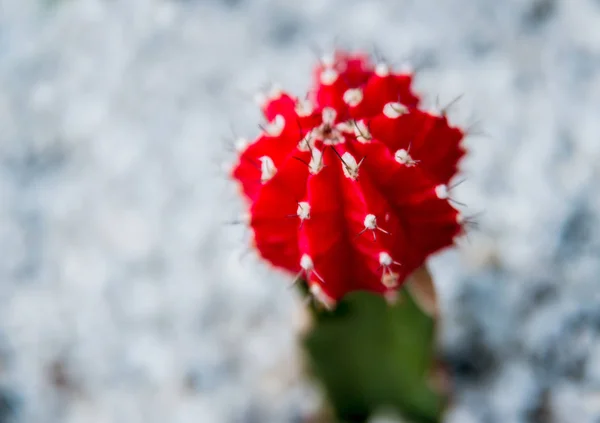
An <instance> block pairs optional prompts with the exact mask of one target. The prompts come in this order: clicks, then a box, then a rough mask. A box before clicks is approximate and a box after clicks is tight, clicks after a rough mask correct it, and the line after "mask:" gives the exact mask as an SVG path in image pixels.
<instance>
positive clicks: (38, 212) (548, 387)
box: [0, 0, 600, 423]
mask: <svg viewBox="0 0 600 423" xmlns="http://www.w3.org/2000/svg"><path fill="white" fill-rule="evenodd" d="M336 45H337V46H345V47H350V48H352V49H366V50H369V51H373V50H374V48H375V47H376V48H377V51H378V52H379V54H381V55H383V56H384V57H386V58H387V59H388V60H390V61H391V62H392V63H397V64H402V63H405V62H409V63H412V64H413V65H414V66H415V67H416V68H417V69H418V75H417V79H416V88H417V91H418V92H419V93H421V94H422V95H423V96H424V98H425V101H426V102H429V104H431V106H432V107H433V106H435V105H436V104H440V105H442V106H443V105H445V104H448V103H450V102H451V101H452V100H454V99H455V98H456V97H457V96H460V95H462V97H461V99H460V100H459V101H458V102H457V103H455V104H454V106H453V107H452V108H451V111H450V116H451V119H452V121H453V122H454V123H456V124H460V125H462V126H463V127H469V128H470V129H472V130H471V136H470V137H469V138H468V140H467V145H468V147H469V148H470V150H471V153H470V155H469V157H468V158H467V159H466V160H465V161H464V162H463V170H464V173H463V174H464V176H465V177H466V178H467V180H466V182H465V183H463V184H461V185H460V186H459V187H458V188H456V191H455V194H454V195H455V197H456V198H457V199H459V200H460V201H461V202H464V203H466V204H467V205H468V208H467V213H470V212H472V213H473V214H477V221H478V228H477V229H474V230H473V231H471V232H470V234H469V236H468V239H464V240H462V241H461V242H460V243H459V244H460V245H459V247H458V248H456V249H454V250H451V251H448V252H445V253H442V254H440V255H439V256H437V257H435V258H434V259H433V260H432V261H431V263H430V265H431V270H432V272H433V274H434V277H435V282H436V285H437V287H438V289H439V295H440V301H441V306H442V322H441V323H442V326H441V328H440V329H441V333H440V343H441V350H442V354H443V356H444V357H445V358H446V359H447V360H448V363H449V367H450V370H451V372H452V375H453V377H454V378H455V382H456V392H455V397H454V402H453V405H452V408H451V410H450V412H449V413H448V416H447V418H446V421H448V422H451V423H471V422H485V423H495V422H498V423H511V422H531V423H541V422H577V423H587V422H590V423H598V422H600V293H599V290H598V288H599V284H600V280H599V276H598V275H599V274H600V188H599V183H600V164H599V163H600V2H599V1H597V0H504V1H491V0H486V1H483V0H444V1H436V0H370V1H368V2H364V1H355V0H338V1H324V0H304V1H302V2H297V3H293V2H286V1H283V0H280V1H277V0H0V422H1V423H7V422H19V423H20V422H27V423H37V422H43V423H55V422H68V423H71V422H73V423H75V422H86V423H93V422H98V423H100V422H102V423H104V422H127V423H135V422H144V423H153V422H165V421H168V422H181V423H184V422H211V423H212V422H215V423H220V422H224V423H229V422H231V423H255V422H256V423H263V422H274V423H280V422H284V423H285V422H297V423H301V422H306V421H307V419H308V418H309V417H310V416H311V415H312V414H313V413H314V412H315V411H316V410H317V409H318V408H319V407H320V404H321V395H320V392H319V390H318V387H315V386H314V385H313V384H311V383H310V382H309V381H308V380H307V379H306V378H305V377H304V375H303V373H302V369H301V367H300V356H299V351H298V348H297V341H296V339H297V335H298V331H299V328H300V327H301V326H302V324H303V323H302V318H301V314H299V311H300V310H301V309H302V308H301V307H302V306H301V303H300V300H299V298H298V296H297V295H296V293H295V292H294V291H293V290H290V289H289V288H288V284H289V278H288V277H286V276H283V275H279V274H275V273H273V272H272V271H270V270H269V269H267V268H266V267H265V266H264V265H262V264H261V263H260V262H259V260H258V259H257V258H256V257H255V255H254V253H253V252H248V251H247V248H246V245H247V241H248V237H247V234H245V233H244V230H243V228H241V227H236V226H228V225H227V224H226V222H227V221H229V220H233V219H235V218H236V217H237V216H238V215H239V214H240V213H241V211H242V209H241V204H240V202H239V200H238V198H237V195H236V192H235V189H234V188H233V185H232V184H231V183H230V182H229V181H228V180H227V178H226V176H225V173H224V172H223V170H222V169H223V166H222V165H223V164H224V163H227V160H231V159H232V156H231V154H230V153H229V152H228V148H229V146H230V145H231V140H232V139H233V138H234V136H236V135H245V136H249V137H252V136H254V135H255V134H256V133H257V130H258V128H257V124H258V123H259V122H260V120H259V118H260V117H259V113H258V111H257V108H256V107H255V105H254V103H253V101H252V96H253V94H254V93H255V92H256V91H258V90H259V89H261V88H264V87H266V86H268V85H269V84H271V83H273V82H279V83H281V84H282V86H284V87H286V88H287V89H289V90H290V91H291V92H293V93H294V94H298V95H300V94H303V93H304V91H305V90H306V88H307V87H308V83H309V77H310V75H309V72H310V69H311V66H312V65H313V64H314V63H315V62H316V60H317V58H318V51H322V52H326V51H328V50H330V49H331V48H332V47H334V46H336Z"/></svg>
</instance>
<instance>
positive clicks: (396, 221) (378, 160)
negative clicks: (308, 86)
mask: <svg viewBox="0 0 600 423" xmlns="http://www.w3.org/2000/svg"><path fill="white" fill-rule="evenodd" d="M314 78H315V81H314V84H313V89H312V90H311V91H310V92H309V94H308V96H307V97H306V99H305V100H303V99H297V98H294V97H292V96H291V95H289V94H286V93H284V92H282V91H280V90H273V91H272V92H271V93H270V94H269V95H268V96H265V97H264V98H263V99H262V101H261V107H262V110H263V113H264V116H265V118H266V120H267V121H268V124H267V125H266V127H264V128H263V131H262V133H261V134H260V135H259V136H258V137H257V138H256V139H255V140H254V141H253V142H251V143H243V144H241V145H240V146H239V147H240V148H239V150H240V157H239V160H238V162H237V163H236V166H235V167H234V170H233V177H234V178H235V179H237V181H239V183H240V185H241V189H242V191H243V194H244V196H245V197H246V198H247V199H248V200H249V208H250V213H249V220H250V221H249V224H250V227H251V229H252V231H253V234H254V245H255V247H256V248H257V249H258V251H259V253H260V255H261V256H262V257H263V258H264V259H266V260H267V261H269V262H270V263H272V264H273V265H274V266H276V267H278V268H282V269H285V270H287V271H290V272H292V273H294V274H299V275H300V276H302V277H304V278H305V279H306V280H307V282H308V284H309V286H310V289H311V292H312V293H313V295H314V296H315V297H316V298H317V299H318V300H320V301H321V302H322V303H324V304H325V305H327V306H332V305H333V304H335V301H336V300H338V299H340V298H341V297H342V296H344V294H346V293H348V292H349V291H354V290H367V291H372V292H377V293H381V294H393V293H395V291H396V290H397V288H398V287H399V286H400V285H401V284H402V282H403V281H404V280H405V278H406V276H407V275H409V274H410V273H411V272H412V271H414V270H415V269H416V268H418V267H419V266H421V265H422V264H423V263H424V261H425V259H426V258H427V257H428V256H429V255H430V254H432V253H434V252H436V251H438V250H440V249H442V248H445V247H447V246H450V245H451V244H452V243H453V239H454V237H455V236H456V235H458V234H460V233H461V230H462V227H461V219H462V217H461V215H460V213H459V212H458V211H457V210H456V209H455V208H454V207H453V206H452V204H451V200H450V199H449V197H448V188H447V184H448V183H449V181H450V179H451V178H452V177H453V176H454V175H455V174H456V172H457V165H458V161H459V159H460V158H461V157H462V156H463V155H464V153H465V152H464V150H463V148H462V147H461V145H460V143H461V141H462V139H463V135H464V134H463V131H461V130H460V129H457V128H454V127H452V126H450V125H449V123H448V121H447V119H446V117H445V116H444V115H436V114H432V113H429V112H426V111H424V110H421V109H420V108H419V98H418V97H417V96H416V95H415V94H414V93H413V91H412V89H411V82H412V75H411V74H410V73H395V72H393V71H392V70H391V69H390V68H389V67H388V66H387V65H385V64H377V65H373V64H372V63H371V62H370V61H369V59H368V57H366V56H364V55H360V54H349V53H346V52H337V53H336V54H335V55H334V56H333V57H331V58H329V59H324V60H323V62H322V63H321V64H320V65H319V66H317V67H316V69H315V73H314Z"/></svg>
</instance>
